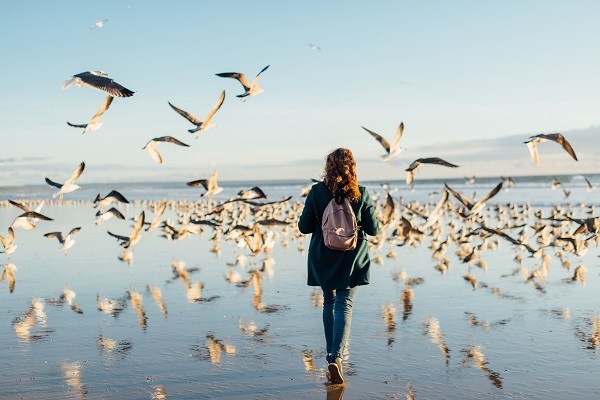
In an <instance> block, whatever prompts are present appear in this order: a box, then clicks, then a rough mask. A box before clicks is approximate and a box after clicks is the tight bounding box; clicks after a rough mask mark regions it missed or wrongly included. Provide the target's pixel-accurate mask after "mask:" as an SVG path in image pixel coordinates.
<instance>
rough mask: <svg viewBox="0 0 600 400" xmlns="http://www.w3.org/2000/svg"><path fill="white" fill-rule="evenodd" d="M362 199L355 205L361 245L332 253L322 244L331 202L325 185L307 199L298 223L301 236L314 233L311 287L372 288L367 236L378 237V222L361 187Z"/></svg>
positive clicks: (309, 281) (309, 277)
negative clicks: (323, 230) (328, 206)
mask: <svg viewBox="0 0 600 400" xmlns="http://www.w3.org/2000/svg"><path fill="white" fill-rule="evenodd" d="M359 189H360V194H361V199H360V201H358V202H356V203H352V209H353V210H354V215H355V216H356V222H357V223H358V226H359V228H360V229H359V233H358V243H357V245H356V248H355V249H354V250H349V251H339V250H332V249H330V248H328V247H326V246H325V243H324V242H323V232H322V231H321V219H322V217H323V212H324V211H325V207H327V204H329V201H330V200H331V199H332V196H331V194H330V193H329V189H327V186H325V184H324V183H322V182H319V183H317V184H315V185H314V186H313V187H312V189H311V191H310V192H309V193H308V196H307V197H306V201H305V203H304V210H303V211H302V215H300V220H299V221H298V229H300V232H302V233H312V237H311V238H310V246H309V248H308V280H307V284H308V285H309V286H321V288H323V289H324V290H334V289H348V288H352V287H355V286H358V285H367V284H369V267H370V265H371V259H370V257H369V247H368V244H367V240H366V236H365V234H367V235H371V236H374V235H377V233H378V232H379V221H378V220H377V218H376V217H375V206H374V205H373V201H372V200H371V197H370V196H369V192H367V190H366V189H365V188H364V186H359Z"/></svg>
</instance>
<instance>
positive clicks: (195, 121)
mask: <svg viewBox="0 0 600 400" xmlns="http://www.w3.org/2000/svg"><path fill="white" fill-rule="evenodd" d="M167 103H169V105H170V106H171V108H172V109H173V110H175V112H177V113H178V114H179V115H181V116H182V117H183V118H185V119H187V120H188V121H190V122H191V123H192V124H194V125H200V124H201V123H202V121H200V120H199V119H198V118H197V117H196V116H194V115H192V114H190V113H189V112H187V111H183V110H182V109H181V108H177V107H175V106H174V105H173V104H171V103H170V102H168V101H167Z"/></svg>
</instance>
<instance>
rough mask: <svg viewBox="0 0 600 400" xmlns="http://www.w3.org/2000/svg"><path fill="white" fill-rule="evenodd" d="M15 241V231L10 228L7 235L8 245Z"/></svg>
mask: <svg viewBox="0 0 600 400" xmlns="http://www.w3.org/2000/svg"><path fill="white" fill-rule="evenodd" d="M14 240H15V231H14V230H13V228H12V227H10V226H9V227H8V233H7V234H6V243H12V242H13V241H14Z"/></svg>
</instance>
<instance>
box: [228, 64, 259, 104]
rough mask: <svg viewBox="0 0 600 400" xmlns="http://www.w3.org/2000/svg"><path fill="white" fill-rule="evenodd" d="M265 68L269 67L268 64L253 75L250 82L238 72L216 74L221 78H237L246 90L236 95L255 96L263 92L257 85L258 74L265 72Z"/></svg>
mask: <svg viewBox="0 0 600 400" xmlns="http://www.w3.org/2000/svg"><path fill="white" fill-rule="evenodd" d="M267 68H269V66H268V65H267V66H266V67H264V68H263V69H262V70H261V71H260V72H259V73H258V74H256V77H254V80H253V81H252V83H249V82H248V78H246V75H244V74H242V73H239V72H221V73H220V74H216V75H217V76H220V77H221V78H233V79H237V80H238V81H239V82H240V83H241V84H242V86H243V87H244V90H245V91H246V92H245V93H242V94H238V95H237V97H239V98H243V97H246V96H256V95H258V94H261V93H262V92H264V90H263V89H262V88H259V87H258V77H259V76H260V74H262V73H263V72H265V71H266V70H267Z"/></svg>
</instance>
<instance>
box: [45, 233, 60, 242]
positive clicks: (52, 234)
mask: <svg viewBox="0 0 600 400" xmlns="http://www.w3.org/2000/svg"><path fill="white" fill-rule="evenodd" d="M44 236H45V237H47V238H48V239H54V238H57V239H58V242H59V243H60V244H63V243H64V242H65V237H64V236H63V234H62V232H48V233H45V234H44Z"/></svg>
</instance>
